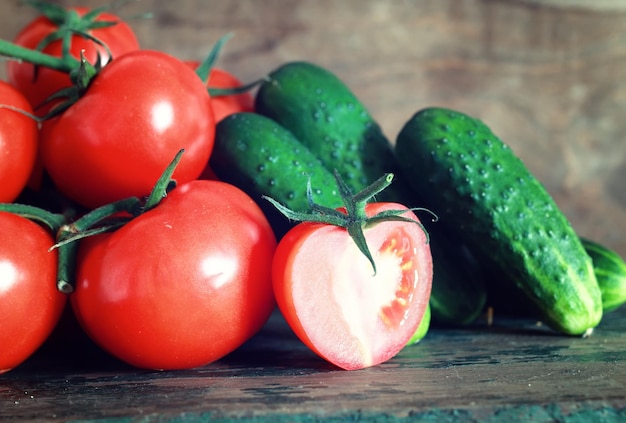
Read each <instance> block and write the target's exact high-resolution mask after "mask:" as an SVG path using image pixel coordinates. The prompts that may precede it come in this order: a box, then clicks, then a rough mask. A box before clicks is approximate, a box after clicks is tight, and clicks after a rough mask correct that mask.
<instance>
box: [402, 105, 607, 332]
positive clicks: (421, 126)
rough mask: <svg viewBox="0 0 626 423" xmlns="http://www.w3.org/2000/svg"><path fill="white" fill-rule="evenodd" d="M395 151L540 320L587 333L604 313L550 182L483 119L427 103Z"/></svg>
mask: <svg viewBox="0 0 626 423" xmlns="http://www.w3.org/2000/svg"><path fill="white" fill-rule="evenodd" d="M395 152H396V156H397V157H398V160H399V162H400V166H401V168H402V170H403V171H404V173H405V175H406V178H407V180H408V181H410V183H412V184H413V186H414V188H415V189H416V190H417V191H418V192H420V193H422V195H423V197H422V198H423V199H424V200H425V202H426V204H425V206H426V207H429V208H430V209H431V210H433V211H434V212H435V213H437V214H439V216H440V219H441V222H442V224H444V225H446V227H447V228H449V229H451V230H453V231H455V234H458V236H459V238H460V239H461V240H462V241H463V242H465V243H466V244H467V245H468V247H469V248H471V249H472V250H476V251H477V252H478V254H479V255H484V256H488V257H490V258H492V259H493V261H494V263H495V264H496V265H497V266H498V267H499V268H500V269H501V270H502V271H503V272H504V273H505V274H506V275H507V277H509V278H510V279H511V280H513V281H515V282H516V283H517V284H518V286H519V288H520V289H521V290H522V291H523V292H524V293H525V295H527V296H528V298H529V299H531V300H532V302H533V303H534V304H535V305H536V306H537V309H538V310H540V312H541V319H542V320H544V322H545V323H546V324H548V325H549V326H550V327H552V328H553V329H555V330H557V331H560V332H562V333H565V334H571V335H581V334H588V333H589V332H590V331H591V330H592V328H594V327H595V326H596V325H597V324H598V323H599V322H600V320H601V318H602V298H601V292H600V288H599V286H598V283H597V281H596V277H595V274H594V271H593V266H592V262H591V259H590V258H589V256H588V255H587V253H586V252H585V249H584V247H583V245H582V243H581V241H580V239H579V237H578V236H577V235H576V233H575V232H574V229H573V228H572V226H571V224H570V222H569V221H568V220H567V218H566V217H565V216H564V215H563V213H562V212H561V211H560V210H559V209H558V207H557V205H556V203H555V202H554V200H553V199H552V197H551V196H550V195H549V193H548V192H547V190H546V189H545V188H544V186H543V185H542V184H541V183H540V182H539V181H538V180H537V179H536V178H535V177H534V176H533V175H532V174H531V173H530V171H529V170H528V169H527V168H526V166H525V165H524V163H523V162H522V161H521V160H520V159H519V158H518V157H517V156H515V155H514V153H513V152H512V151H511V149H510V148H509V147H508V146H507V145H506V144H505V143H503V142H502V141H501V140H500V139H499V138H498V137H497V136H496V135H494V134H493V133H492V132H491V130H490V129H489V128H488V127H487V126H486V125H485V124H484V123H482V122H481V121H480V120H478V119H474V118H472V117H470V116H468V115H465V114H463V113H460V112H458V111H454V110H450V109H444V108H435V107H432V108H426V109H423V110H420V111H418V112H417V113H415V114H414V115H413V116H412V117H411V119H409V121H408V122H406V124H405V125H404V127H403V128H402V129H401V131H400V133H399V134H398V138H397V140H396V144H395Z"/></svg>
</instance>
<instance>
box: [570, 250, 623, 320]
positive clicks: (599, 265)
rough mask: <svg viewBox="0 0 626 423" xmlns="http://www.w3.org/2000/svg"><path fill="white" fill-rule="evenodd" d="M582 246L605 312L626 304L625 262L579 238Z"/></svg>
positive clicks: (614, 253) (608, 251) (612, 252)
mask: <svg viewBox="0 0 626 423" xmlns="http://www.w3.org/2000/svg"><path fill="white" fill-rule="evenodd" d="M581 241H582V243H583V246H584V247H585V250H586V251H587V254H588V255H589V257H591V261H592V262H593V270H594V272H595V274H596V279H597V281H598V285H599V286H600V291H601V292H602V307H603V309H604V311H605V312H609V311H613V310H615V309H617V308H618V307H620V306H621V305H623V304H624V303H626V262H624V259H623V258H622V257H620V255H619V254H617V252H615V251H613V250H611V249H610V248H608V247H606V246H604V245H602V244H600V243H598V242H595V241H592V240H590V239H587V238H581Z"/></svg>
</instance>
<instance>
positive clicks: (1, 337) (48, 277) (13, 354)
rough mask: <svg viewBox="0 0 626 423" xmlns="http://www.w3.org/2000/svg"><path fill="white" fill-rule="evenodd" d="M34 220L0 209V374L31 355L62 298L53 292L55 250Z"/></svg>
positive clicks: (53, 322) (44, 336) (55, 319)
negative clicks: (50, 249)
mask: <svg viewBox="0 0 626 423" xmlns="http://www.w3.org/2000/svg"><path fill="white" fill-rule="evenodd" d="M53 244H54V240H53V238H52V236H51V235H50V234H49V233H48V232H47V231H46V230H44V229H43V228H42V227H41V226H39V225H38V224H36V223H34V222H32V221H30V220H28V219H25V218H23V217H20V216H17V215H15V214H11V213H7V212H0V322H2V324H0V345H2V350H1V352H0V373H4V372H7V371H9V370H11V369H13V368H15V367H16V366H18V365H19V364H21V363H22V362H24V361H25V360H26V359H27V358H28V357H30V356H31V355H32V354H33V353H34V352H35V351H36V350H37V349H38V348H39V347H40V346H41V345H42V344H43V342H44V341H45V340H46V339H47V338H48V336H49V335H50V333H51V332H52V330H53V329H54V327H55V326H56V324H57V322H58V321H59V318H60V316H61V312H62V311H63V307H64V305H65V303H66V296H65V295H64V294H62V293H61V292H60V291H58V290H57V286H56V276H57V253H56V251H54V250H53V251H48V249H49V248H50V247H51V246H52V245H53Z"/></svg>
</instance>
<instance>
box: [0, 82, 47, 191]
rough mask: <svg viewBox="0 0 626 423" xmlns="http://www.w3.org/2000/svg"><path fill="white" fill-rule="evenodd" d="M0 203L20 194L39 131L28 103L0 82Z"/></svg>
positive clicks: (20, 95)
mask: <svg viewBox="0 0 626 423" xmlns="http://www.w3.org/2000/svg"><path fill="white" fill-rule="evenodd" d="M0 104H4V105H7V106H11V107H13V108H14V109H15V110H11V109H8V108H0V202H1V203H10V202H12V201H13V200H15V199H16V198H17V197H18V195H19V194H20V193H21V192H22V190H23V189H24V187H25V186H26V183H27V182H28V180H29V177H30V175H31V173H32V171H33V168H34V166H35V161H36V157H37V149H38V147H37V144H38V137H39V129H38V125H37V121H35V120H34V119H33V118H30V117H28V116H27V115H25V114H23V113H20V111H23V112H25V113H30V114H32V113H33V110H32V107H31V105H30V103H28V101H27V100H26V98H25V97H24V96H23V95H22V94H21V93H20V92H19V91H18V90H17V89H15V88H14V87H12V86H11V85H9V84H7V83H6V82H3V81H0Z"/></svg>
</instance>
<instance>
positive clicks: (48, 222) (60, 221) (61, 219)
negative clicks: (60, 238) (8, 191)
mask: <svg viewBox="0 0 626 423" xmlns="http://www.w3.org/2000/svg"><path fill="white" fill-rule="evenodd" d="M0 211H3V212H7V213H12V214H16V215H18V216H21V217H24V218H26V219H28V220H32V221H35V222H37V223H40V224H43V225H45V226H46V228H47V229H48V230H49V231H50V232H53V233H56V232H57V231H58V230H59V229H60V228H61V226H63V225H65V220H66V219H65V216H63V215H62V214H57V213H52V212H49V211H47V210H44V209H41V208H39V207H35V206H31V205H28V204H19V203H0Z"/></svg>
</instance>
